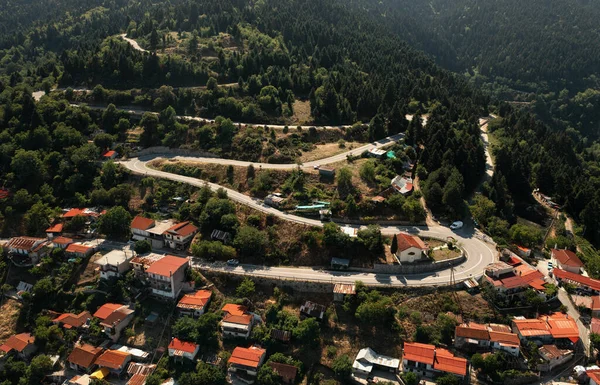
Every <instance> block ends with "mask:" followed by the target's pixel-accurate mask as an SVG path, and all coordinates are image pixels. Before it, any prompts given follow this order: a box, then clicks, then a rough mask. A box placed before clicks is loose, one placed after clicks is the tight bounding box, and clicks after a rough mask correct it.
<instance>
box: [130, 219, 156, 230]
mask: <svg viewBox="0 0 600 385" xmlns="http://www.w3.org/2000/svg"><path fill="white" fill-rule="evenodd" d="M152 226H154V219H150V218H144V217H140V216H139V215H138V216H136V217H135V218H133V220H132V221H131V228H132V229H137V230H148V229H149V228H151V227H152Z"/></svg>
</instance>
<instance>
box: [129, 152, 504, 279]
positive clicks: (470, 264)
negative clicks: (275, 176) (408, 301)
mask: <svg viewBox="0 0 600 385" xmlns="http://www.w3.org/2000/svg"><path fill="white" fill-rule="evenodd" d="M154 158H155V157H154V156H151V157H148V159H146V158H142V159H138V158H133V159H130V160H127V161H123V162H121V164H122V165H123V166H125V167H126V168H128V169H129V170H131V171H132V172H133V173H136V174H140V175H146V176H152V177H156V178H163V179H169V180H173V181H177V182H181V183H188V184H190V185H193V186H197V187H202V186H204V185H206V186H208V187H210V188H211V189H213V190H216V189H218V188H223V189H225V190H226V191H227V194H228V196H229V198H230V199H231V200H233V201H236V202H239V203H242V204H244V205H246V206H249V207H251V208H253V209H256V210H259V211H262V212H265V213H268V214H272V215H275V216H277V217H279V218H282V219H284V220H289V221H292V222H296V223H300V224H305V225H310V226H318V227H321V226H323V222H321V221H319V220H316V219H311V218H305V217H301V216H297V215H293V214H288V213H285V212H282V211H279V210H277V209H274V208H272V207H269V206H267V205H265V204H264V203H263V202H262V201H261V200H258V199H254V198H252V197H249V196H247V195H244V194H241V193H239V192H237V191H235V190H231V189H228V188H225V187H222V186H219V185H217V184H215V183H210V182H207V181H203V180H201V179H197V178H192V177H187V176H183V175H178V174H172V173H169V172H164V171H159V170H155V169H152V168H150V167H148V165H147V162H148V161H149V160H151V159H154ZM219 161H220V162H221V163H222V162H224V161H225V160H224V159H220V160H219ZM290 166H291V167H297V166H296V165H290ZM340 225H343V224H342V223H340ZM352 226H353V227H361V226H357V225H352ZM381 231H382V233H383V234H385V235H393V234H396V233H398V232H399V231H408V232H412V233H414V234H419V235H422V236H432V237H437V238H444V239H445V238H447V237H449V236H452V237H454V238H455V239H456V240H457V241H458V244H459V246H461V247H462V248H463V250H465V252H466V254H467V260H466V261H465V262H464V263H463V264H461V265H459V266H457V267H455V268H454V270H455V271H454V276H455V279H456V281H462V280H466V279H469V278H471V277H480V276H481V275H482V274H483V270H484V268H485V266H487V265H488V264H490V263H492V262H494V261H495V260H496V254H497V253H496V250H495V247H494V246H493V245H490V244H487V243H485V242H483V241H481V240H480V239H478V238H477V237H476V233H475V231H474V230H472V229H467V228H463V229H460V230H458V231H452V230H450V229H449V228H447V227H443V226H432V227H417V226H408V227H406V226H381ZM195 266H197V267H201V268H202V269H207V270H215V271H226V272H229V273H233V274H246V275H253V276H263V277H271V278H278V279H295V280H302V281H314V282H354V281H355V280H357V279H360V280H361V281H363V282H364V283H365V284H367V285H385V286H397V287H402V286H437V285H446V284H448V283H449V282H450V275H451V269H446V270H440V271H437V272H432V273H426V274H411V275H398V274H375V273H362V272H348V271H344V272H340V271H328V270H322V269H313V268H296V267H267V266H255V265H240V266H238V267H235V268H234V267H230V266H224V265H223V264H222V263H213V264H199V263H195Z"/></svg>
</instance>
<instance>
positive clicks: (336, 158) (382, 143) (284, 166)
mask: <svg viewBox="0 0 600 385" xmlns="http://www.w3.org/2000/svg"><path fill="white" fill-rule="evenodd" d="M402 138H404V134H402V133H401V134H396V135H392V136H388V137H387V138H384V139H380V140H378V141H375V142H373V143H369V144H365V145H364V146H361V147H357V148H354V149H352V150H348V151H345V152H343V153H341V154H337V155H333V156H330V157H327V158H323V159H319V160H314V161H310V162H306V163H302V164H301V166H302V167H305V168H312V167H314V166H320V165H324V164H331V163H335V162H340V161H344V160H346V157H347V156H348V155H354V156H360V155H361V154H362V153H363V152H364V151H367V150H369V149H372V148H382V147H386V146H389V145H392V144H394V143H396V142H397V141H398V140H400V139H402ZM161 158H162V159H175V160H179V161H188V162H201V163H212V164H223V165H232V166H239V167H248V166H249V165H253V166H254V167H257V168H261V169H271V170H293V169H295V168H298V166H300V165H299V164H296V163H258V162H248V161H244V160H235V159H224V158H211V157H203V156H176V155H169V154H153V155H147V156H142V157H140V159H143V160H144V161H145V162H149V161H151V160H153V159H161Z"/></svg>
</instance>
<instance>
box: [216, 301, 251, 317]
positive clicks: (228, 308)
mask: <svg viewBox="0 0 600 385" xmlns="http://www.w3.org/2000/svg"><path fill="white" fill-rule="evenodd" d="M221 310H222V311H224V312H225V313H227V314H231V315H244V314H246V313H247V312H248V308H247V307H246V306H243V305H236V304H234V303H228V304H226V305H224V306H223V308H222V309H221Z"/></svg>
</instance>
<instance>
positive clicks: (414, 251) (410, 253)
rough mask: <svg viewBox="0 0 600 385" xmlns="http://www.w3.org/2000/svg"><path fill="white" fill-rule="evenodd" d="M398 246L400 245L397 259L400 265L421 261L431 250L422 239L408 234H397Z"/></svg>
mask: <svg viewBox="0 0 600 385" xmlns="http://www.w3.org/2000/svg"><path fill="white" fill-rule="evenodd" d="M396 244H397V245H398V249H397V250H396V257H397V258H398V260H399V261H400V263H403V262H404V263H407V262H408V263H410V262H415V261H419V260H421V259H422V258H424V257H425V256H426V252H427V250H429V248H428V247H427V246H426V245H425V243H424V242H423V240H422V239H421V238H419V237H417V236H416V235H410V234H407V233H398V234H396Z"/></svg>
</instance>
